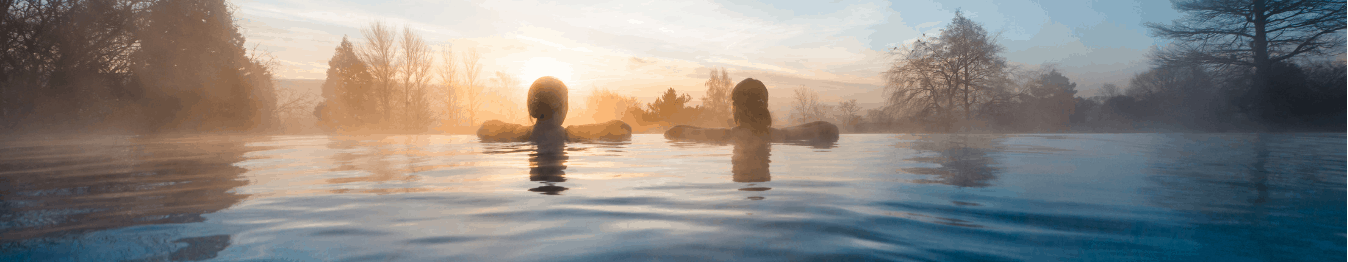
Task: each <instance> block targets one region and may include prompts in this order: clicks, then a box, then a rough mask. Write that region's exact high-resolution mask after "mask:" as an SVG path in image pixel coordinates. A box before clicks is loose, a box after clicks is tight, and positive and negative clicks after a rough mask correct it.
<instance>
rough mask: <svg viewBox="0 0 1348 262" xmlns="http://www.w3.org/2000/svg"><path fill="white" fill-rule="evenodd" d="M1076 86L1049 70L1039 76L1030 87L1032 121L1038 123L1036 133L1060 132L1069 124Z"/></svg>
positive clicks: (1074, 103)
mask: <svg viewBox="0 0 1348 262" xmlns="http://www.w3.org/2000/svg"><path fill="white" fill-rule="evenodd" d="M1076 87H1077V84H1076V83H1072V81H1071V80H1070V79H1068V78H1067V76H1063V75H1062V73H1058V70H1057V69H1050V70H1049V71H1048V72H1047V73H1043V74H1041V75H1039V80H1038V81H1036V82H1034V84H1033V85H1031V86H1030V88H1029V89H1030V90H1029V91H1030V92H1029V94H1030V97H1032V99H1030V101H1026V102H1029V103H1030V107H1031V108H1032V110H1034V116H1035V117H1034V119H1035V120H1037V121H1035V122H1036V123H1038V125H1037V129H1036V130H1037V131H1044V130H1062V129H1066V128H1067V126H1068V123H1070V116H1071V115H1072V114H1073V113H1074V110H1075V105H1076V100H1074V99H1073V97H1074V96H1075V95H1076V93H1077V90H1076Z"/></svg>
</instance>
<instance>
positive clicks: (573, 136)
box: [477, 76, 632, 149]
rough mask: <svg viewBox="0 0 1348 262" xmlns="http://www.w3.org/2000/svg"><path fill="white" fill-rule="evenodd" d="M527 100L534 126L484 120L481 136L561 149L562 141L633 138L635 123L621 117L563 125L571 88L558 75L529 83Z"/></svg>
mask: <svg viewBox="0 0 1348 262" xmlns="http://www.w3.org/2000/svg"><path fill="white" fill-rule="evenodd" d="M527 103H528V107H529V118H530V119H531V120H536V121H535V122H534V125H533V126H524V125H520V124H510V123H506V122H501V121H500V120H491V121H487V122H484V123H482V127H481V128H478V130H477V137H478V138H479V139H482V141H490V142H534V143H535V144H538V145H539V147H540V148H545V147H546V148H557V149H559V148H560V146H561V144H562V143H564V142H567V141H574V140H582V139H598V140H628V139H632V127H631V126H629V125H627V123H623V122H622V121H618V120H612V121H608V122H603V123H597V124H588V125H573V126H567V127H566V128H562V121H563V120H566V110H567V89H566V84H564V83H562V81H561V80H557V78H555V77H551V76H545V77H539V78H538V80H534V83H533V85H531V86H529V98H528V101H527Z"/></svg>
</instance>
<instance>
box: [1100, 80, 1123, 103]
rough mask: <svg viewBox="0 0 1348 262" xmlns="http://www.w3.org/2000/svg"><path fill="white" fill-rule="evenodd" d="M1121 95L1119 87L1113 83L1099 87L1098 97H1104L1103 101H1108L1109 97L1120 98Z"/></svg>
mask: <svg viewBox="0 0 1348 262" xmlns="http://www.w3.org/2000/svg"><path fill="white" fill-rule="evenodd" d="M1121 95H1123V93H1122V91H1120V90H1119V86H1118V85H1115V84H1114V83H1106V84H1104V85H1102V86H1100V95H1099V96H1102V97H1104V98H1105V99H1109V98H1110V97H1116V96H1121Z"/></svg>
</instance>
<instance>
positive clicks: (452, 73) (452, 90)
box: [435, 45, 463, 123]
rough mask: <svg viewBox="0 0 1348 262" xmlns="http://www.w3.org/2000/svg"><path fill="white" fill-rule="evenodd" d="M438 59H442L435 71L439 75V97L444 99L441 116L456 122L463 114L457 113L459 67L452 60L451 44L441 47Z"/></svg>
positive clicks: (452, 49) (452, 50)
mask: <svg viewBox="0 0 1348 262" xmlns="http://www.w3.org/2000/svg"><path fill="white" fill-rule="evenodd" d="M440 61H442V63H441V64H440V67H439V68H436V70H435V73H436V75H438V76H440V88H441V89H440V90H441V91H440V92H441V98H442V99H443V101H444V108H442V109H441V110H442V112H443V115H442V117H443V118H445V119H446V120H448V121H451V122H452V123H458V121H459V117H460V116H462V115H463V114H459V109H458V102H459V96H460V94H459V91H458V88H459V82H460V81H459V77H458V73H459V72H458V71H459V67H458V62H456V60H454V48H453V47H452V46H449V45H445V46H444V47H443V49H442V50H440Z"/></svg>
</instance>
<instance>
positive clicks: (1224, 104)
mask: <svg viewBox="0 0 1348 262" xmlns="http://www.w3.org/2000/svg"><path fill="white" fill-rule="evenodd" d="M1175 7H1176V8H1177V9H1179V10H1180V11H1182V12H1185V13H1186V16H1185V17H1184V18H1182V19H1180V20H1177V21H1175V22H1174V23H1172V24H1156V23H1152V24H1147V26H1148V27H1150V28H1151V29H1152V32H1153V34H1154V35H1156V36H1159V37H1162V38H1167V39H1170V40H1172V43H1171V44H1169V45H1167V46H1162V47H1157V48H1155V49H1154V50H1153V51H1152V52H1151V54H1150V55H1149V56H1150V59H1151V63H1152V68H1151V69H1149V70H1147V71H1145V72H1142V73H1138V74H1136V75H1134V76H1133V78H1132V79H1131V80H1130V81H1129V82H1128V83H1127V86H1126V87H1125V88H1121V87H1119V86H1118V85H1115V84H1106V85H1104V86H1102V88H1101V90H1102V91H1101V92H1100V94H1099V95H1096V96H1093V97H1081V96H1077V89H1076V88H1077V86H1076V84H1075V83H1073V82H1072V81H1071V80H1070V79H1068V78H1067V77H1066V76H1064V75H1062V74H1061V73H1060V72H1058V71H1057V70H1056V69H1055V68H1054V66H1052V65H1042V66H1039V67H1037V68H1023V67H1017V66H1010V65H1008V64H1007V63H1006V60H1005V58H1003V57H1001V56H1000V53H1001V52H1002V51H1003V48H1002V47H1001V46H1000V45H999V44H997V43H996V40H995V37H991V36H989V35H988V33H987V31H986V30H984V29H983V28H982V26H981V25H979V24H978V23H976V22H973V21H971V20H969V19H968V18H966V17H964V16H963V14H962V13H961V12H958V11H957V12H956V14H955V18H954V19H952V21H951V22H950V23H949V24H948V25H947V26H946V27H945V28H944V29H943V30H941V33H940V34H938V35H936V36H930V37H924V38H921V39H919V40H917V41H915V42H914V43H912V44H910V45H905V46H903V47H900V48H895V49H894V50H892V51H893V52H892V54H894V55H895V56H896V59H895V62H894V63H893V64H892V65H891V66H890V68H889V69H888V70H887V71H886V72H884V74H883V76H884V78H885V80H886V90H887V93H888V94H889V95H888V96H887V97H886V102H885V106H884V107H882V108H878V109H873V110H870V111H868V112H867V113H866V116H865V117H864V118H863V119H862V120H861V123H859V124H857V125H856V127H855V128H856V130H857V131H860V132H1067V131H1071V132H1119V131H1123V132H1131V131H1206V132H1227V131H1335V132H1342V131H1343V130H1344V128H1345V110H1344V101H1345V99H1346V98H1348V96H1345V88H1344V86H1345V78H1348V75H1345V70H1344V69H1345V64H1344V60H1342V58H1341V57H1342V55H1343V53H1344V50H1343V44H1344V34H1343V31H1344V24H1345V18H1344V2H1332V1H1270V0H1254V1H1250V0H1246V1H1220V0H1194V1H1175ZM798 96H800V95H798ZM797 100H798V101H799V100H801V99H797ZM806 100H808V99H806ZM807 104H808V103H807ZM808 111H809V110H805V111H804V112H808Z"/></svg>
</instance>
